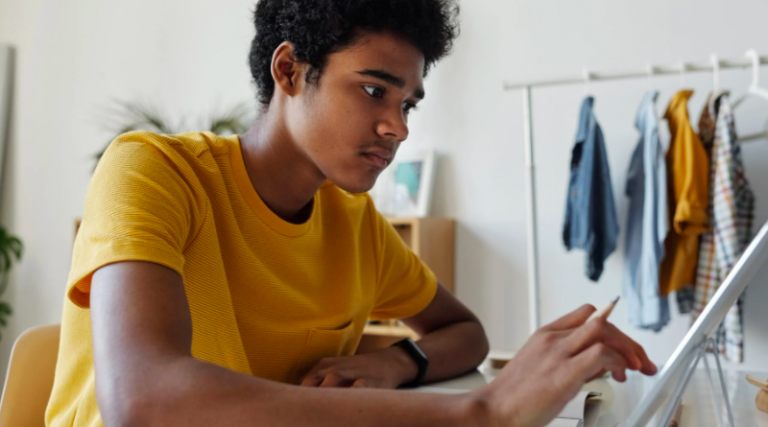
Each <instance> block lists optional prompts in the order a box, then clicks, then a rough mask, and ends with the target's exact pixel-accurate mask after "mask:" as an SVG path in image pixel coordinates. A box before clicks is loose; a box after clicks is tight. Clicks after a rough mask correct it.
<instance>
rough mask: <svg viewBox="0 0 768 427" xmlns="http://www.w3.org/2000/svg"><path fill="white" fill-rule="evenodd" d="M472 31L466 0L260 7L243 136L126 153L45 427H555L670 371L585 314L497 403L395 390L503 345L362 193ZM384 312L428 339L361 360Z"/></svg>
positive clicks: (78, 298)
mask: <svg viewBox="0 0 768 427" xmlns="http://www.w3.org/2000/svg"><path fill="white" fill-rule="evenodd" d="M456 19H457V9H456V8H455V6H454V5H453V4H452V3H450V2H449V1H448V0H352V1H350V0H262V1H261V2H259V4H258V5H257V8H256V13H255V24H256V30H257V34H256V37H255V39H254V42H253V46H252V50H251V54H250V63H251V70H252V74H253V77H254V80H255V82H256V85H257V88H258V91H259V100H260V103H261V106H262V111H261V114H260V116H259V118H258V119H257V120H256V121H255V123H254V124H253V126H252V128H251V129H250V130H249V131H248V132H247V133H246V134H244V135H242V136H239V137H238V136H233V137H227V138H225V137H219V136H216V135H213V134H209V133H206V134H200V133H194V134H184V135H175V136H167V135H155V134H151V133H147V132H133V133H129V134H126V135H123V136H121V137H120V138H118V139H117V140H116V141H115V142H113V143H112V145H111V146H110V148H109V150H108V151H107V152H106V153H105V155H104V157H103V158H102V160H101V162H100V164H99V166H98V168H97V170H96V172H95V174H94V177H93V181H92V183H91V186H90V189H89V192H88V197H87V201H86V207H85V215H84V218H83V223H82V226H81V229H80V231H79V233H78V236H77V241H76V244H75V251H74V255H73V261H72V270H71V273H70V277H69V281H68V289H67V299H66V301H65V306H64V316H63V321H62V335H61V348H60V352H59V360H58V365H57V370H56V379H55V384H54V389H53V392H52V395H51V400H50V403H49V406H48V410H47V414H46V422H47V425H49V426H65V425H66V426H72V425H74V426H98V425H109V426H188V427H195V426H295V427H300V426H361V427H362V426H406V425H407V426H453V425H456V426H459V425H460V426H475V425H477V426H480V425H483V426H496V425H498V426H502V425H503V426H511V425H514V426H540V425H543V424H545V423H546V422H547V421H548V420H549V419H551V418H553V417H554V416H555V415H556V414H557V413H558V411H559V410H560V409H561V408H562V407H563V405H564V404H565V403H566V402H567V401H568V400H569V399H570V398H571V397H572V396H574V395H575V393H576V392H577V391H578V389H579V387H580V386H581V385H582V384H583V383H584V382H585V381H587V380H588V379H590V378H592V377H594V376H596V375H600V374H601V373H602V372H603V371H605V370H610V371H612V372H613V375H614V377H615V378H616V379H618V380H623V379H624V375H625V373H624V372H625V369H627V368H629V369H636V370H642V371H643V372H645V373H648V374H652V373H653V372H655V367H654V366H653V364H652V363H651V362H650V361H649V360H648V358H647V357H646V356H645V353H644V352H643V350H642V349H641V348H640V347H639V346H638V345H637V344H636V343H634V342H633V341H632V340H630V339H629V338H628V337H626V336H625V335H623V334H622V333H621V332H619V331H618V330H617V329H616V328H615V327H613V326H612V325H610V324H608V323H606V322H604V321H600V320H593V321H590V322H586V324H585V321H586V319H587V318H588V317H589V315H590V314H591V313H592V312H593V311H594V309H593V308H591V307H588V306H585V307H582V308H581V309H579V310H577V311H575V312H573V313H571V314H569V315H568V316H566V317H564V318H561V319H560V320H558V321H556V322H555V323H553V324H551V325H548V326H547V327H545V328H543V329H542V330H541V331H539V332H538V333H537V334H535V335H534V337H533V338H532V339H531V340H530V341H529V342H528V343H527V344H526V346H525V347H524V348H523V349H522V350H521V351H520V353H519V354H518V356H517V357H516V358H515V359H514V360H513V361H512V362H511V363H510V364H509V366H508V367H507V368H506V369H505V370H504V371H503V373H502V374H501V376H500V377H499V378H498V379H497V380H496V381H494V382H493V383H492V384H490V385H488V386H487V387H485V388H483V389H481V390H478V391H476V392H473V393H468V394H465V395H454V396H447V395H432V394H422V393H408V392H404V391H395V390H388V389H394V388H396V387H398V386H401V385H404V384H408V383H414V382H423V381H434V380H440V379H444V378H449V377H452V376H455V375H458V374H461V373H463V372H466V371H468V370H471V369H472V368H474V367H476V366H477V365H478V364H479V363H480V362H481V361H482V360H483V358H484V357H485V355H486V353H487V351H488V342H487V340H486V337H485V334H484V332H483V328H482V326H481V325H480V323H479V322H478V320H477V318H476V317H475V316H474V315H473V314H472V313H471V312H470V311H469V310H468V309H467V308H466V307H464V306H463V305H462V304H461V303H460V302H458V301H457V300H456V299H455V298H454V297H453V296H451V295H450V294H449V293H448V292H447V291H446V290H445V289H444V288H443V287H442V286H440V285H439V284H438V283H437V280H436V278H435V276H434V274H432V273H431V272H430V271H429V269H428V268H427V267H426V266H424V265H423V264H422V263H421V262H420V261H419V259H418V258H416V257H415V256H414V255H413V253H412V252H410V251H409V250H408V249H407V247H406V246H405V245H404V244H403V242H402V241H401V240H400V238H399V237H398V235H397V234H396V233H395V231H394V230H393V228H392V227H391V226H390V225H389V224H388V223H387V222H386V221H385V220H384V219H383V218H382V217H381V215H379V214H378V213H377V212H376V210H375V208H374V206H373V204H372V202H371V200H370V198H369V197H368V196H367V195H366V194H365V192H366V191H368V190H369V189H370V188H371V187H372V186H373V184H374V182H375V180H376V177H377V176H378V175H379V173H381V171H382V170H383V169H384V168H385V167H386V166H387V165H388V164H390V163H391V161H392V159H393V157H394V155H395V153H396V151H397V149H398V147H399V146H400V144H401V143H402V142H403V141H404V140H405V139H406V138H407V136H408V126H407V119H408V114H409V112H410V111H411V110H412V108H413V107H414V106H415V104H417V103H418V102H419V100H420V99H422V98H423V97H424V95H425V94H424V89H423V87H422V78H423V76H424V75H425V74H426V72H427V70H428V69H429V67H430V66H431V65H433V64H434V62H435V61H437V60H438V59H439V58H441V57H442V56H443V55H445V54H446V53H447V52H448V51H449V49H450V46H451V43H452V40H453V39H454V37H455V34H456V28H457V26H456ZM368 318H374V319H381V318H399V319H403V321H404V322H405V323H406V324H408V325H409V326H411V327H412V328H414V329H415V330H416V331H417V332H418V333H419V334H420V335H421V336H422V338H421V339H420V340H419V341H418V344H412V343H407V342H406V343H403V344H402V345H400V346H394V347H390V348H386V349H383V350H380V351H377V352H374V353H370V354H365V355H354V352H355V348H356V346H357V343H358V341H359V339H360V336H361V333H362V329H363V327H364V325H365V322H366V320H367V319H368Z"/></svg>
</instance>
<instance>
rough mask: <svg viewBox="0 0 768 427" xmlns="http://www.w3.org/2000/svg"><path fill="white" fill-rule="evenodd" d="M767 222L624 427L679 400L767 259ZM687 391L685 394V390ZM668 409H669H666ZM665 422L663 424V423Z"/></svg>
mask: <svg viewBox="0 0 768 427" xmlns="http://www.w3.org/2000/svg"><path fill="white" fill-rule="evenodd" d="M766 235H768V222H766V223H765V224H764V225H763V228H761V229H760V232H759V233H757V236H755V238H754V239H753V240H752V243H750V244H749V247H747V249H746V250H745V251H744V254H743V255H742V256H741V259H739V262H737V263H736V265H735V266H734V267H733V270H731V273H730V274H728V277H726V278H725V280H724V281H723V283H722V284H721V285H720V288H719V289H718V290H717V292H716V293H715V295H714V296H713V297H712V299H711V300H710V301H709V304H707V306H706V307H705V308H704V311H703V312H702V313H701V315H700V316H699V318H698V319H697V320H696V323H694V324H693V326H692V327H691V329H690V330H689V331H688V333H687V334H686V335H685V338H683V341H682V342H681V343H680V345H679V346H677V349H676V350H675V352H674V353H672V356H671V357H670V358H669V361H667V363H666V364H665V365H664V367H663V369H662V370H661V373H659V376H658V378H657V379H656V382H655V384H654V385H653V388H651V390H650V391H649V392H648V393H647V394H646V395H645V396H644V397H643V400H641V401H640V403H639V404H638V405H637V407H636V408H635V410H634V411H632V413H631V414H630V416H629V419H628V420H627V422H626V423H625V424H624V426H625V427H644V426H646V425H647V424H648V422H649V421H650V420H651V418H653V416H654V415H655V414H656V413H657V412H658V411H659V409H660V408H662V406H665V405H672V404H674V401H675V400H676V398H677V396H674V395H673V394H675V388H676V386H677V385H678V384H680V382H681V381H683V379H684V376H685V374H686V373H687V372H688V370H689V368H691V365H692V363H694V362H695V361H696V360H697V355H698V353H699V352H698V350H699V349H700V348H701V346H702V344H703V343H705V342H706V341H707V340H708V339H709V338H711V337H712V336H714V334H715V332H716V330H717V327H718V326H719V325H720V322H722V321H723V319H724V318H725V315H726V314H727V313H728V310H729V309H730V308H731V306H733V304H734V303H735V302H736V300H737V299H738V298H739V296H740V295H741V293H742V292H743V291H744V289H745V288H746V287H747V285H749V284H750V283H751V282H752V279H753V278H754V276H755V274H757V272H758V271H759V270H760V268H761V267H762V266H763V264H764V263H765V262H766V259H768V237H766ZM683 391H684V390H683ZM665 407H666V406H665ZM661 422H663V420H662V421H661Z"/></svg>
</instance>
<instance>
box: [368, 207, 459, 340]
mask: <svg viewBox="0 0 768 427" xmlns="http://www.w3.org/2000/svg"><path fill="white" fill-rule="evenodd" d="M388 221H389V222H390V224H392V225H393V226H394V227H395V230H397V233H398V234H399V235H400V237H401V238H402V239H403V241H404V242H405V244H406V245H408V247H409V248H411V250H412V251H413V252H414V253H415V254H416V255H417V256H418V257H419V258H421V260H422V261H424V263H425V264H426V265H427V266H429V268H430V269H431V270H432V271H433V272H434V273H435V275H436V276H437V279H438V281H440V283H442V284H443V285H444V286H445V287H446V288H448V290H450V291H451V292H453V291H454V282H453V279H454V270H455V267H454V256H455V236H456V221H455V220H453V219H450V218H441V217H426V218H388ZM406 337H410V338H413V339H417V338H418V335H417V334H416V332H414V331H413V330H412V329H411V328H409V327H407V326H405V325H404V324H402V322H400V321H398V320H389V321H380V322H376V324H368V325H367V326H366V327H365V330H364V331H363V338H362V340H361V341H360V345H359V346H358V349H357V352H358V353H366V352H369V351H373V350H376V349H378V348H382V347H387V346H389V345H391V344H393V343H395V342H397V341H399V340H401V339H403V338H406Z"/></svg>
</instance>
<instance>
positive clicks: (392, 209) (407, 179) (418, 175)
mask: <svg viewBox="0 0 768 427" xmlns="http://www.w3.org/2000/svg"><path fill="white" fill-rule="evenodd" d="M435 161H436V154H435V151H434V150H418V151H416V150H414V151H406V152H399V153H397V156H396V157H395V160H394V161H393V162H392V164H391V165H389V167H387V169H385V170H384V172H382V173H381V175H379V179H378V180H377V182H376V185H375V186H374V188H373V189H372V190H371V192H370V194H371V197H372V198H373V201H374V204H375V205H376V208H377V209H378V210H379V212H381V213H382V214H383V215H385V216H390V217H426V216H428V215H429V209H430V204H431V202H432V189H433V186H434V180H435Z"/></svg>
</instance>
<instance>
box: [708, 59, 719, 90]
mask: <svg viewBox="0 0 768 427" xmlns="http://www.w3.org/2000/svg"><path fill="white" fill-rule="evenodd" d="M709 60H710V61H711V62H712V91H713V92H714V93H718V92H720V58H718V57H717V54H716V53H713V54H712V55H711V56H710V57H709Z"/></svg>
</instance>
